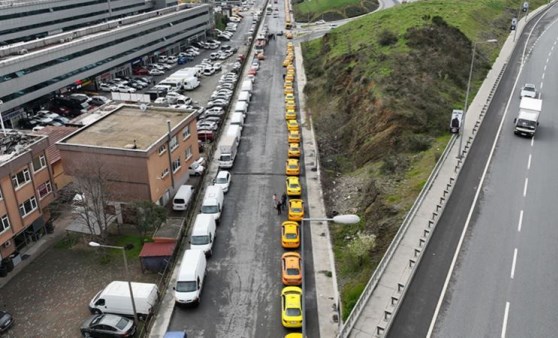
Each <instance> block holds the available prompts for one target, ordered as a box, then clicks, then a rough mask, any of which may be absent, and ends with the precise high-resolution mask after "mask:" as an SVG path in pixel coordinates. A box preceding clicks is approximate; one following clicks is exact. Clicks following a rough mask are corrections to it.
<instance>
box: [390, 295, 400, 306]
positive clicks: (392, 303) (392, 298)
mask: <svg viewBox="0 0 558 338" xmlns="http://www.w3.org/2000/svg"><path fill="white" fill-rule="evenodd" d="M398 301H399V298H397V297H393V296H391V305H395V304H396V303H397V302H398Z"/></svg>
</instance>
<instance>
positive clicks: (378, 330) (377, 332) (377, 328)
mask: <svg viewBox="0 0 558 338" xmlns="http://www.w3.org/2000/svg"><path fill="white" fill-rule="evenodd" d="M384 330H385V329H384V328H383V327H381V326H380V325H378V326H376V334H377V335H381V334H382V333H384Z"/></svg>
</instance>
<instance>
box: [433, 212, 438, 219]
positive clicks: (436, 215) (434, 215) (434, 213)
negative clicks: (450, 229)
mask: <svg viewBox="0 0 558 338" xmlns="http://www.w3.org/2000/svg"><path fill="white" fill-rule="evenodd" d="M436 217H438V213H437V212H433V213H432V220H434V219H435V218H436Z"/></svg>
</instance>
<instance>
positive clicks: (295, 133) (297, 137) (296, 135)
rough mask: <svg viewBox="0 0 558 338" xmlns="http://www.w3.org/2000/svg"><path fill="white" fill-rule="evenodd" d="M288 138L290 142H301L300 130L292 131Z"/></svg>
mask: <svg viewBox="0 0 558 338" xmlns="http://www.w3.org/2000/svg"><path fill="white" fill-rule="evenodd" d="M287 140H288V142H289V143H300V132H298V131H290V132H289V137H288V138H287Z"/></svg>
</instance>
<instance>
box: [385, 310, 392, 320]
mask: <svg viewBox="0 0 558 338" xmlns="http://www.w3.org/2000/svg"><path fill="white" fill-rule="evenodd" d="M390 317H391V312H389V311H388V310H384V319H385V320H389V318H390Z"/></svg>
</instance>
